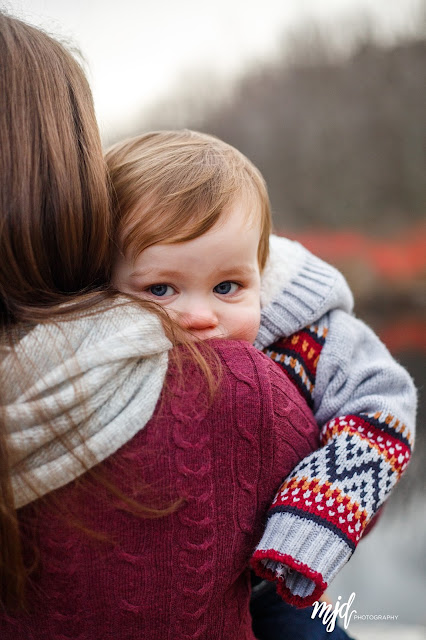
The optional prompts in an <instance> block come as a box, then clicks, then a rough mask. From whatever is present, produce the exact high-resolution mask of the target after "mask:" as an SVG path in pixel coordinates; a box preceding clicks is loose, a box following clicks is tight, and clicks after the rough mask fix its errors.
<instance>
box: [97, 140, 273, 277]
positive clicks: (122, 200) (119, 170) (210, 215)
mask: <svg viewBox="0 0 426 640" xmlns="http://www.w3.org/2000/svg"><path fill="white" fill-rule="evenodd" d="M106 161H107V165H108V168H109V172H110V176H111V182H112V189H113V194H112V200H113V207H114V209H115V215H116V230H117V238H118V244H119V246H120V248H121V250H122V251H123V252H127V251H128V250H130V251H131V252H132V253H133V254H134V255H135V256H137V255H139V254H140V253H141V252H142V251H143V250H144V249H146V248H147V247H149V246H151V245H153V244H156V243H157V242H161V243H165V244H172V243H178V242H186V241H189V240H192V239H194V238H197V237H199V236H201V235H202V234H204V233H206V232H207V231H208V230H209V229H211V228H212V227H213V225H214V224H215V223H216V222H217V221H218V220H219V218H220V216H221V215H222V213H224V212H225V213H226V209H227V207H229V205H231V204H232V203H233V202H234V201H235V200H237V199H238V198H241V197H242V198H244V199H245V202H247V203H248V204H249V206H248V207H247V210H248V217H249V218H250V219H252V218H254V216H256V221H257V218H259V222H260V228H261V234H260V241H259V247H258V262H259V267H260V269H261V270H262V269H263V267H264V266H265V263H266V260H267V257H268V249H269V235H270V232H271V213H270V204H269V197H268V192H267V188H266V184H265V180H264V179H263V177H262V175H261V173H260V171H259V170H258V169H257V168H256V167H255V166H254V165H253V164H252V162H250V160H248V158H246V157H245V156H244V155H243V154H242V153H241V152H240V151H238V150H237V149H235V148H234V147H232V146H231V145H229V144H227V143H225V142H223V141H222V140H219V139H218V138H216V137H214V136H211V135H207V134H205V133H199V132H196V131H189V130H183V131H154V132H151V133H147V134H145V135H141V136H137V137H135V138H132V139H130V140H125V141H124V142H121V143H118V144H116V145H114V146H113V147H111V148H110V149H109V150H108V152H107V154H106Z"/></svg>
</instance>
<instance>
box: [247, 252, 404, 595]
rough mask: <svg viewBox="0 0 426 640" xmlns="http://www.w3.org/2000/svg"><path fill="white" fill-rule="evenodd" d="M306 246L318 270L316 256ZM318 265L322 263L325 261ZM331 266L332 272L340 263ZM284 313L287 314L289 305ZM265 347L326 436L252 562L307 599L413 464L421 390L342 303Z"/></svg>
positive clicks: (284, 491)
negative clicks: (416, 416) (292, 383)
mask: <svg viewBox="0 0 426 640" xmlns="http://www.w3.org/2000/svg"><path fill="white" fill-rule="evenodd" d="M306 254H307V256H309V260H308V262H309V264H310V271H311V274H312V272H313V271H312V265H315V263H316V261H317V259H316V258H314V256H311V255H310V254H308V253H307V252H306ZM316 266H317V267H318V269H319V271H321V269H322V268H323V266H324V263H322V262H321V261H317V264H316ZM325 267H327V265H325ZM330 269H331V273H330V278H331V277H332V273H333V272H334V271H335V270H334V269H333V268H332V267H330ZM314 271H315V269H314ZM301 272H303V274H304V278H303V280H301V282H303V286H308V288H309V286H312V287H313V288H314V289H315V291H318V288H319V289H320V290H321V288H320V287H317V286H316V285H315V286H314V285H313V284H312V282H311V281H310V278H311V276H309V274H308V275H307V273H306V269H304V268H303V267H302V268H301ZM325 272H326V269H325V271H324V273H325ZM318 273H319V272H318V270H316V277H318ZM320 280H321V281H322V280H324V278H322V276H321V277H320ZM297 281H298V274H295V275H294V279H293V282H291V283H287V284H286V287H285V290H284V291H283V292H282V294H281V296H282V298H281V300H280V299H279V298H278V303H274V302H272V308H273V316H274V319H273V322H274V326H276V325H277V318H278V313H277V308H278V307H279V306H281V304H282V303H284V301H285V297H286V295H285V294H286V292H288V291H290V292H291V293H292V296H293V297H294V284H295V282H297ZM330 282H331V280H330ZM337 282H338V281H337ZM309 283H310V284H309ZM333 286H335V284H334V285H333ZM323 291H325V289H324V290H323ZM333 295H334V294H333ZM301 297H303V296H301ZM292 299H293V298H292ZM334 299H336V298H334ZM321 304H323V302H321ZM337 306H338V305H337ZM312 307H313V305H312V304H310V305H309V309H310V310H312ZM266 312H268V309H266ZM283 320H284V322H286V323H287V324H288V317H286V312H283ZM264 324H265V323H264ZM266 324H267V323H266ZM269 326H271V325H269ZM276 328H277V327H276ZM274 330H275V329H274ZM260 335H261V334H260ZM274 337H275V336H274ZM265 351H266V352H267V353H268V355H270V357H272V358H273V359H274V360H276V361H277V362H278V363H279V364H280V366H281V367H282V368H283V370H284V371H285V373H286V374H287V375H288V376H289V377H290V378H291V379H292V380H293V381H294V382H295V384H296V385H297V386H298V387H299V389H300V390H301V392H302V393H303V395H304V396H305V398H306V399H307V400H308V403H310V404H311V406H312V407H313V410H314V413H315V416H316V419H317V421H318V423H319V425H320V426H321V427H322V429H321V437H322V444H323V446H322V448H321V449H319V450H318V451H317V452H315V453H313V454H311V455H310V456H309V457H308V458H306V459H305V460H303V461H302V462H301V463H299V465H298V466H297V467H296V469H295V470H294V471H293V473H292V474H291V475H290V476H289V477H288V478H287V479H286V481H285V482H284V484H283V485H282V487H281V488H280V490H279V491H278V494H277V496H276V498H275V500H274V503H273V504H272V506H271V509H270V511H269V514H268V523H267V527H266V530H265V533H264V535H263V537H262V540H261V542H260V543H259V545H258V548H257V549H256V552H255V554H254V557H253V566H254V568H255V570H256V572H257V573H259V574H261V575H263V576H264V577H267V578H269V579H278V591H279V592H280V593H281V595H282V596H283V597H284V599H285V600H287V601H288V602H291V603H292V604H295V605H297V606H307V605H308V604H310V603H312V602H313V601H315V600H316V599H317V598H318V597H319V596H320V595H321V593H322V592H323V591H324V589H325V588H326V587H327V585H328V584H329V583H330V581H331V580H332V579H333V578H334V576H335V575H336V573H337V572H338V571H339V570H340V569H341V567H342V566H343V565H344V564H345V563H346V562H347V560H348V559H349V558H350V556H351V555H352V553H353V551H354V550H355V548H356V545H357V543H358V541H359V539H360V537H361V535H362V533H363V532H364V530H365V528H366V526H367V524H368V523H369V522H370V521H371V519H372V518H373V517H374V515H375V514H376V513H377V510H378V509H379V507H380V505H381V504H382V503H383V502H384V500H385V499H386V498H387V497H388V495H389V493H390V491H391V489H392V488H393V486H394V485H395V484H396V482H397V481H398V479H399V478H400V476H401V474H402V473H403V471H404V470H405V468H406V466H407V463H408V460H409V457H410V452H411V449H412V443H413V432H414V420H415V407H416V393H415V388H414V385H413V382H412V380H411V378H410V376H409V375H408V373H407V372H406V371H405V370H404V369H403V368H402V367H401V366H400V365H398V364H397V363H396V362H395V360H394V359H393V358H392V357H391V355H390V354H389V352H388V351H387V349H386V348H385V347H384V345H383V344H382V343H381V342H380V340H379V339H378V338H377V336H376V335H375V334H374V333H373V332H372V331H371V330H370V329H369V328H368V327H367V326H366V325H365V324H364V323H362V322H360V321H359V320H357V319H356V318H354V317H353V316H351V315H350V314H349V313H348V312H347V311H344V310H342V309H335V310H332V311H327V312H326V313H325V314H324V316H322V317H321V318H318V321H317V322H315V323H314V324H312V325H310V326H308V327H307V328H305V329H301V330H299V331H295V333H293V334H292V335H291V336H289V337H288V338H284V339H282V340H278V341H277V342H276V343H274V344H273V345H272V346H271V347H270V348H267V349H265Z"/></svg>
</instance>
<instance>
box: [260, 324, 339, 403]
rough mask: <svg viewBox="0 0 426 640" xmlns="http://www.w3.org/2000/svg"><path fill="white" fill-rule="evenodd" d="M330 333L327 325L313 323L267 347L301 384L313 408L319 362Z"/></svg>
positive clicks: (267, 351) (294, 379) (301, 388)
mask: <svg viewBox="0 0 426 640" xmlns="http://www.w3.org/2000/svg"><path fill="white" fill-rule="evenodd" d="M326 336H327V327H326V326H324V325H311V326H309V327H306V328H305V329H302V330H301V331H298V332H297V333H294V334H293V335H292V336H290V337H289V338H283V339H281V340H278V341H277V342H275V343H274V344H273V345H271V346H270V347H267V348H266V349H264V353H266V355H267V356H268V357H269V358H271V359H272V360H273V361H274V362H276V363H277V364H278V365H279V366H280V367H281V368H282V369H283V371H284V372H285V373H286V374H287V376H288V377H289V378H290V380H291V381H292V382H293V383H294V384H295V385H296V386H297V388H298V390H299V391H300V393H301V394H302V395H303V397H304V398H305V400H306V402H307V403H308V405H309V406H310V408H311V409H312V406H313V400H312V394H313V392H314V388H315V375H316V370H317V364H318V360H319V357H320V354H321V350H322V348H323V346H324V343H325V339H326Z"/></svg>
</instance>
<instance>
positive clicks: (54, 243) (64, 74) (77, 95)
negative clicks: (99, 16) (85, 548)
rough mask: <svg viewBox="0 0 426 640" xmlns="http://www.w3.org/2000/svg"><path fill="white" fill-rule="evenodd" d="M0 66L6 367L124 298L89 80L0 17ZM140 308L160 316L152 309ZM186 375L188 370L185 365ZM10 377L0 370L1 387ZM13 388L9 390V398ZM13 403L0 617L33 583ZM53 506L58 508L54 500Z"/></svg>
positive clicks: (0, 545) (0, 424)
mask: <svg viewBox="0 0 426 640" xmlns="http://www.w3.org/2000/svg"><path fill="white" fill-rule="evenodd" d="M0 59H1V65H0V185H1V186H0V256H1V258H0V357H1V351H2V349H3V348H4V347H5V346H6V348H12V349H13V348H14V345H15V344H16V342H17V341H18V340H19V339H20V337H21V335H22V332H25V331H27V330H28V329H29V328H31V326H34V324H36V323H38V322H51V321H54V322H58V321H60V320H63V319H64V320H65V319H67V318H69V317H70V315H71V314H72V315H73V316H74V317H75V314H80V313H83V312H84V313H85V314H87V313H89V312H90V313H97V312H98V310H100V309H102V308H104V307H105V304H104V303H105V301H106V300H109V299H112V298H113V297H115V295H116V293H117V292H116V291H114V290H113V289H112V288H111V287H110V285H109V280H110V274H111V265H112V259H113V240H112V231H113V229H112V227H113V217H112V213H111V206H110V200H109V180H108V176H107V170H106V165H105V162H104V159H103V154H102V148H101V142H100V136H99V130H98V126H97V123H96V118H95V113H94V108H93V101H92V95H91V92H90V88H89V86H88V83H87V80H86V78H85V75H84V72H83V71H82V69H81V67H80V65H79V64H78V62H77V61H76V60H75V59H74V57H73V56H72V55H71V54H70V52H68V51H67V49H66V48H65V47H63V46H62V45H61V44H60V43H59V42H57V41H56V40H55V39H53V38H52V37H50V36H48V35H47V34H46V33H44V32H42V31H41V30H39V29H37V28H34V27H31V26H29V25H27V24H25V23H23V22H21V21H20V20H18V19H16V18H13V17H10V16H7V15H5V14H3V13H1V12H0ZM134 302H135V304H138V305H140V306H142V307H148V308H149V309H151V310H154V311H155V309H153V305H152V304H150V303H148V302H146V301H142V300H138V299H137V298H134ZM65 303H66V304H65ZM157 312H158V313H159V314H160V315H161V316H162V320H163V323H164V325H165V329H166V332H167V333H168V335H169V337H170V338H171V339H172V342H174V343H175V342H185V335H184V334H183V332H182V331H181V330H180V328H179V327H178V326H176V325H174V324H173V323H172V322H171V320H170V319H169V318H168V317H167V316H166V314H164V312H163V310H161V309H159V310H158V311H157ZM200 349H201V350H199V349H198V347H197V346H196V345H192V344H189V345H188V349H187V352H188V354H189V355H190V356H191V357H193V358H194V359H195V361H196V362H197V363H198V365H199V366H200V368H201V370H202V371H203V372H204V374H205V375H206V379H207V383H208V388H209V390H210V394H211V395H212V393H213V392H214V388H215V386H216V382H215V376H214V374H213V369H212V366H213V368H214V366H215V363H216V360H214V359H213V360H212V359H211V358H210V360H209V362H207V359H206V358H205V357H204V355H203V353H202V348H200ZM210 363H212V366H211V365H210ZM177 364H178V365H179V364H180V366H182V364H183V360H182V361H181V362H180V363H179V362H178V363H177ZM216 375H217V374H216ZM5 376H6V373H5V372H4V371H2V370H1V368H0V378H2V377H5ZM5 383H6V381H5V380H4V379H0V395H2V390H3V389H5V388H6V384H5ZM2 403H3V401H2V398H0V607H5V608H6V609H19V608H22V607H23V606H24V604H25V593H26V585H27V578H28V571H27V569H26V567H25V564H24V561H23V553H22V548H21V538H20V529H19V522H18V518H17V513H16V509H15V506H14V496H13V491H12V488H11V482H10V469H9V464H8V463H9V460H8V451H7V445H6V437H5V433H6V430H5V424H4V420H3V416H2ZM91 471H92V470H91ZM90 473H91V472H89V474H86V475H88V476H89V484H90ZM92 477H94V478H95V479H97V480H100V482H101V483H102V484H103V486H104V487H106V489H107V490H109V491H110V493H111V494H112V495H113V496H115V497H116V498H118V499H119V500H120V501H121V502H122V503H125V508H126V507H127V508H128V509H129V510H130V511H131V512H132V513H135V514H139V515H141V516H144V517H158V516H161V515H164V514H166V513H169V512H170V511H171V510H173V509H174V508H175V507H176V505H172V506H171V507H167V506H166V508H164V509H158V510H156V509H152V508H149V507H146V506H144V505H143V504H139V502H138V501H135V500H133V499H132V498H131V497H129V496H127V495H124V494H123V493H122V492H121V491H120V490H119V489H118V488H117V487H115V486H113V485H112V484H111V483H110V482H109V481H108V478H106V477H105V478H104V477H103V476H102V474H97V473H96V470H94V471H93V473H92ZM51 502H52V504H53V505H55V498H54V496H53V497H52V499H51ZM59 511H60V509H59ZM68 515H71V514H65V517H67V516H68ZM70 520H71V521H72V516H71V518H70ZM75 524H76V525H77V526H79V525H80V524H81V523H79V522H76V523H75ZM82 528H83V529H84V523H82ZM90 533H92V534H93V533H94V534H96V532H90ZM95 537H96V536H95ZM100 537H101V538H102V535H101V534H100Z"/></svg>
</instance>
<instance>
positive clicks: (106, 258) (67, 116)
mask: <svg viewBox="0 0 426 640" xmlns="http://www.w3.org/2000/svg"><path fill="white" fill-rule="evenodd" d="M0 58H1V65H0V136H1V141H0V180H1V189H0V255H1V261H0V314H1V322H2V324H8V323H11V322H15V321H22V320H26V319H28V318H29V319H31V320H33V319H34V314H40V315H41V316H43V315H45V313H46V306H51V305H57V304H59V303H61V302H64V300H65V299H67V298H68V299H69V296H70V294H74V293H76V292H82V291H86V292H89V291H94V290H98V289H99V288H100V287H102V286H104V285H105V284H106V283H107V282H108V278H109V270H110V265H111V216H110V210H109V202H108V195H107V181H106V178H105V167H104V162H103V159H102V150H101V142H100V137H99V131H98V127H97V124H96V118H95V114H94V109H93V103H92V96H91V92H90V89H89V86H88V83H87V80H86V78H85V75H84V73H83V71H82V69H81V68H80V66H79V64H77V62H76V60H75V59H74V58H73V56H72V55H71V54H70V53H69V52H68V51H67V50H66V49H65V48H64V47H63V46H62V45H61V44H59V42H57V41H56V40H54V39H53V38H51V37H49V36H48V35H46V34H45V33H43V32H42V31H40V30H39V29H36V28H34V27H31V26H29V25H27V24H24V23H23V22H21V21H19V20H17V19H15V18H12V17H8V16H6V15H0Z"/></svg>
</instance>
